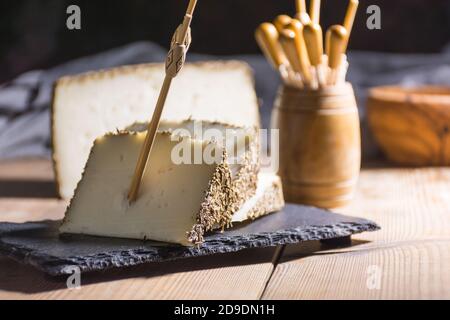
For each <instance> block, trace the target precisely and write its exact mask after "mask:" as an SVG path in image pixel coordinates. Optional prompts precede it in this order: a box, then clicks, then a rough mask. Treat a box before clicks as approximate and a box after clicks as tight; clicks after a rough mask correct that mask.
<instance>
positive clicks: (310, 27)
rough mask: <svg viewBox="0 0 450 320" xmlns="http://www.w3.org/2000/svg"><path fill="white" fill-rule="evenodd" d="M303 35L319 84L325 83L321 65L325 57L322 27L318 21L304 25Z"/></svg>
mask: <svg viewBox="0 0 450 320" xmlns="http://www.w3.org/2000/svg"><path fill="white" fill-rule="evenodd" d="M303 37H304V38H305V43H306V48H307V51H308V56H309V61H310V62H311V65H312V66H313V67H314V70H315V73H316V78H317V82H318V85H319V86H323V85H324V84H325V81H324V79H323V78H322V73H321V70H320V69H321V66H322V58H323V39H322V28H321V27H320V25H319V24H318V23H310V24H307V25H306V26H304V27H303Z"/></svg>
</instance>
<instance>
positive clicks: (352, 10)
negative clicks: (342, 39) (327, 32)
mask: <svg viewBox="0 0 450 320" xmlns="http://www.w3.org/2000/svg"><path fill="white" fill-rule="evenodd" d="M358 5H359V1H358V0H350V2H349V4H348V7H347V13H346V15H345V19H344V28H345V29H347V34H348V36H350V33H351V32H352V28H353V23H354V22H355V17H356V11H357V10H358Z"/></svg>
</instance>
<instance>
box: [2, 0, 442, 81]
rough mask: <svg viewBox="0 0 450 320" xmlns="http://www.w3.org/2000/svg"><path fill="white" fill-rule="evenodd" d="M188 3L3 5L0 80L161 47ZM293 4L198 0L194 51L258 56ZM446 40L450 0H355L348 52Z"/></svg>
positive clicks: (332, 5) (327, 6)
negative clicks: (262, 35)
mask: <svg viewBox="0 0 450 320" xmlns="http://www.w3.org/2000/svg"><path fill="white" fill-rule="evenodd" d="M187 2H188V1H187V0H79V1H77V0H1V2H0V37H1V41H0V82H3V81H5V80H7V79H10V78H12V77H14V76H16V75H17V74H19V73H22V72H24V71H27V70H30V69H35V68H47V67H50V66H53V65H56V64H58V63H61V62H64V61H67V60H69V59H73V58H77V57H81V56H84V55H87V54H92V53H96V52H99V51H103V50H106V49H110V48H114V47H117V46H120V45H124V44H127V43H129V42H133V41H139V40H150V41H155V42H157V43H159V44H161V45H164V46H167V44H168V41H169V39H170V38H171V35H172V33H173V31H174V29H175V27H176V26H177V25H178V24H179V22H180V21H181V18H182V16H183V14H184V11H185V9H186V5H187ZM70 4H77V5H79V6H80V7H81V13H82V30H79V31H77V30H75V31H69V30H67V28H66V19H67V16H68V15H67V14H66V8H67V7H68V6H69V5H70ZM371 4H377V5H379V6H380V7H381V10H382V30H376V31H369V30H368V29H367V28H366V19H367V14H366V8H367V7H368V6H369V5H371ZM346 6H347V0H322V19H321V20H322V21H321V24H322V27H323V28H324V29H325V28H326V27H327V26H329V25H331V24H335V23H341V22H342V20H343V17H344V12H345V8H346ZM294 8H295V5H294V1H293V0H199V5H198V7H197V11H196V16H195V20H194V23H193V36H194V42H193V45H192V47H191V51H192V52H199V53H208V54H219V55H230V54H242V53H257V52H259V50H258V48H257V46H256V44H255V41H254V40H253V32H254V29H255V28H256V26H257V25H258V24H259V23H261V22H263V21H270V20H272V19H273V18H274V17H275V16H276V15H278V14H281V13H288V14H290V15H293V14H294V11H295V10H294ZM449 39H450V0H360V8H359V13H358V17H357V21H356V22H355V29H354V31H353V34H352V40H351V43H350V49H356V50H371V51H384V52H402V53H412V52H423V53H428V52H439V51H440V50H441V49H442V48H443V46H445V45H446V44H447V42H448V40H449Z"/></svg>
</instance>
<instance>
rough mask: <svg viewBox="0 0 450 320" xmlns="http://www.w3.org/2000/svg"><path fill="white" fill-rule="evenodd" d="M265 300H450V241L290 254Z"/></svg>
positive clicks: (280, 266)
mask: <svg viewBox="0 0 450 320" xmlns="http://www.w3.org/2000/svg"><path fill="white" fill-rule="evenodd" d="M282 259H283V260H282V261H281V263H280V264H278V266H277V268H276V270H275V272H274V275H273V277H272V278H271V281H270V282H269V284H268V287H267V289H266V291H265V293H264V297H263V298H264V299H450V241H447V240H446V241H440V240H426V241H411V242H406V243H397V244H396V245H393V246H387V247H383V246H378V247H377V246H373V247H372V249H370V250H369V249H367V250H357V251H350V252H341V253H323V254H313V255H311V256H303V257H299V256H293V255H290V254H289V252H287V253H285V255H284V256H283V258H282Z"/></svg>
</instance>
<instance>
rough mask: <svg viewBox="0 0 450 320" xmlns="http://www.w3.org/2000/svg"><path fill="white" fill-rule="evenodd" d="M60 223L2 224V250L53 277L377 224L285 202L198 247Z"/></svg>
mask: <svg viewBox="0 0 450 320" xmlns="http://www.w3.org/2000/svg"><path fill="white" fill-rule="evenodd" d="M59 224H60V222H59V221H42V222H30V223H22V224H16V223H0V254H1V255H4V256H8V257H11V258H13V259H15V260H17V261H19V262H22V263H26V264H30V265H33V266H35V267H36V268H38V269H40V270H42V271H44V272H45V273H47V274H49V275H52V276H59V275H65V274H72V273H73V266H77V267H79V268H80V271H81V272H89V271H98V270H105V269H109V268H122V267H127V266H134V265H138V264H142V263H148V262H162V261H168V260H176V259H181V258H188V257H197V256H204V255H210V254H215V253H226V252H236V251H239V250H243V249H248V248H256V247H270V246H277V245H282V244H293V243H298V242H302V241H312V240H329V239H334V238H343V237H349V236H350V235H352V234H355V233H360V232H364V231H375V230H378V229H379V226H378V225H377V224H376V223H374V222H372V221H369V220H365V219H360V218H353V217H347V216H343V215H339V214H335V213H331V212H329V211H327V210H322V209H317V208H313V207H307V206H301V205H291V204H289V205H286V207H285V208H284V209H283V210H282V211H281V212H277V213H273V214H270V215H268V216H265V217H263V218H260V219H257V220H255V221H253V222H250V223H241V224H238V225H235V226H234V227H233V228H232V229H229V230H226V231H225V232H223V233H220V232H216V233H211V234H209V235H208V236H207V237H205V243H203V244H202V245H201V246H200V247H183V246H180V245H174V244H166V243H161V242H152V241H139V240H127V239H115V238H102V237H91V236H80V235H70V236H62V237H60V235H59V233H58V226H59Z"/></svg>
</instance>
